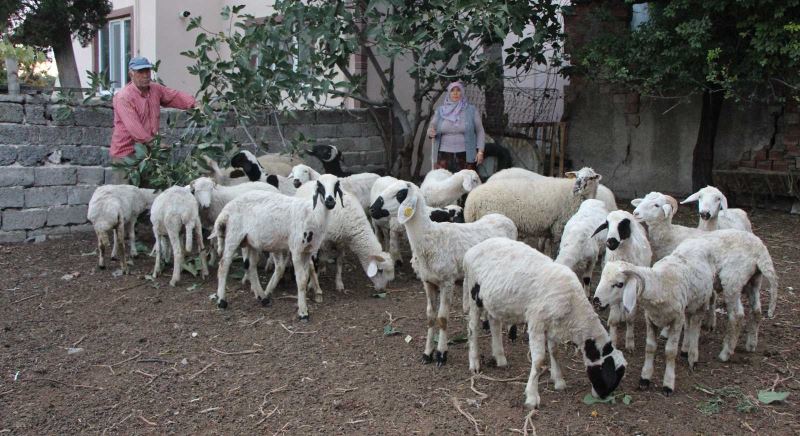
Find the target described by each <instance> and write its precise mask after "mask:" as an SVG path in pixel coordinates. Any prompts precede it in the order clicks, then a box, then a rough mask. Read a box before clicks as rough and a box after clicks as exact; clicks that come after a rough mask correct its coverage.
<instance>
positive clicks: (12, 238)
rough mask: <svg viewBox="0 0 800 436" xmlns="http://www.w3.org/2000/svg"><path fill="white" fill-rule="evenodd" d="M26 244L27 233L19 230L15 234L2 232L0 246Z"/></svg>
mask: <svg viewBox="0 0 800 436" xmlns="http://www.w3.org/2000/svg"><path fill="white" fill-rule="evenodd" d="M18 242H25V231H24V230H17V231H13V232H3V231H0V244H15V243H18Z"/></svg>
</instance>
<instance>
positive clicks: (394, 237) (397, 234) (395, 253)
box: [389, 229, 403, 268]
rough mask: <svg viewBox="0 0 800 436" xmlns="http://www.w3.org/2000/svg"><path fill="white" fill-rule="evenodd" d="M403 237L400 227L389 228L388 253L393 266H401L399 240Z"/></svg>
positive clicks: (401, 257) (401, 256)
mask: <svg viewBox="0 0 800 436" xmlns="http://www.w3.org/2000/svg"><path fill="white" fill-rule="evenodd" d="M402 238H403V231H402V229H399V230H390V232H389V254H390V255H391V256H392V259H393V260H394V266H395V268H400V267H402V266H403V255H401V254H400V241H401V239H402Z"/></svg>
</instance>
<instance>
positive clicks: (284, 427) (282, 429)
mask: <svg viewBox="0 0 800 436" xmlns="http://www.w3.org/2000/svg"><path fill="white" fill-rule="evenodd" d="M291 423H292V421H288V422H287V423H286V424H283V427H281V429H280V430H278V431H276V432H275V433H273V434H272V436H278V433H283V432H285V431H286V427H288V426H289V424H291Z"/></svg>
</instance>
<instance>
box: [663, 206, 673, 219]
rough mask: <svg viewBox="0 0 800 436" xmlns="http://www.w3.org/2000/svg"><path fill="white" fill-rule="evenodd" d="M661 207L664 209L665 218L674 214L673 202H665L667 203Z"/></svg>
mask: <svg viewBox="0 0 800 436" xmlns="http://www.w3.org/2000/svg"><path fill="white" fill-rule="evenodd" d="M661 209H662V210H664V218H669V217H670V216H672V205H671V204H665V205H663V206H661Z"/></svg>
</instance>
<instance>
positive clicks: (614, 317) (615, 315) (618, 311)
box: [608, 304, 623, 348]
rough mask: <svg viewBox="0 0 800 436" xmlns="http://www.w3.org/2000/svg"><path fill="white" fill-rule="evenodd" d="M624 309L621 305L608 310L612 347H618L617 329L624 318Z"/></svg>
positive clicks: (612, 306)
mask: <svg viewBox="0 0 800 436" xmlns="http://www.w3.org/2000/svg"><path fill="white" fill-rule="evenodd" d="M622 310H623V309H622V307H621V305H620V304H615V305H611V306H610V307H609V308H608V336H609V337H610V338H611V345H613V346H614V348H619V347H617V328H618V327H619V323H620V321H621V318H622V313H623V312H622Z"/></svg>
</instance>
